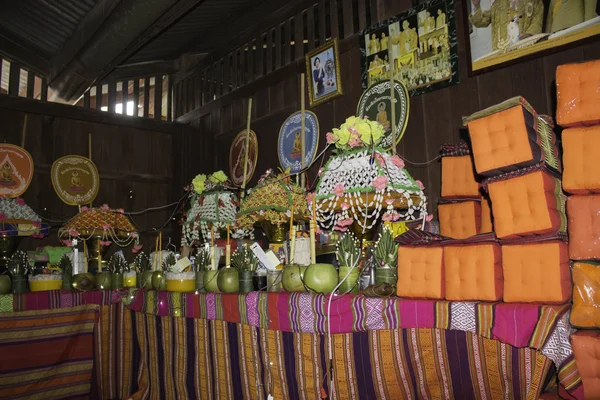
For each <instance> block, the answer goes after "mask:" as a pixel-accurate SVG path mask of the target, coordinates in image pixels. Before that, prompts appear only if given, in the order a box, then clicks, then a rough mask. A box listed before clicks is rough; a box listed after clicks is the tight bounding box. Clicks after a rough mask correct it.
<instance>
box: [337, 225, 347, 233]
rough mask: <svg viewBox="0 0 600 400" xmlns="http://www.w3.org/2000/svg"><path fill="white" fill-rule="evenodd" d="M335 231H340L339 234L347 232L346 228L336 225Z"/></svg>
mask: <svg viewBox="0 0 600 400" xmlns="http://www.w3.org/2000/svg"><path fill="white" fill-rule="evenodd" d="M335 229H336V230H338V231H340V232H346V231H347V230H348V227H347V226H339V225H336V226H335Z"/></svg>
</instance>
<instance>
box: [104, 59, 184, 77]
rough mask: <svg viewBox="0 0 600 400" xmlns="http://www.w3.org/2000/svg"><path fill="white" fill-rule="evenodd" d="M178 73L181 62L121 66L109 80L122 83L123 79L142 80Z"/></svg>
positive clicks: (112, 73)
mask: <svg viewBox="0 0 600 400" xmlns="http://www.w3.org/2000/svg"><path fill="white" fill-rule="evenodd" d="M177 71H179V60H171V61H158V62H151V63H140V64H129V65H120V66H118V67H117V68H115V70H114V71H113V72H111V73H110V74H109V75H108V76H107V79H109V80H110V79H114V80H116V81H120V80H121V79H131V78H140V77H144V76H154V75H159V74H160V75H169V74H174V73H176V72H177Z"/></svg>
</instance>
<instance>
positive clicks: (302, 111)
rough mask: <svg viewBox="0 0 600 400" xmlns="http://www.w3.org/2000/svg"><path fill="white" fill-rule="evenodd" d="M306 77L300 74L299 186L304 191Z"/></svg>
mask: <svg viewBox="0 0 600 400" xmlns="http://www.w3.org/2000/svg"><path fill="white" fill-rule="evenodd" d="M305 79H306V77H305V76H304V73H302V74H300V114H301V115H300V121H301V128H300V132H301V133H300V139H301V143H302V172H301V175H300V185H301V187H302V188H303V189H304V188H305V187H306V178H305V176H304V169H305V168H306V161H305V158H306V120H305V110H306V105H305V101H306V100H305V98H304V85H305V83H304V81H305Z"/></svg>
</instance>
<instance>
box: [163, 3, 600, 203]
mask: <svg viewBox="0 0 600 400" xmlns="http://www.w3.org/2000/svg"><path fill="white" fill-rule="evenodd" d="M327 1H328V3H333V4H335V3H336V1H334V0H327ZM462 1H464V0H457V2H456V9H457V21H456V22H457V30H458V40H459V68H460V83H459V84H458V85H456V86H452V87H450V88H446V89H442V90H438V91H435V92H431V93H428V94H424V95H421V96H417V97H413V98H411V106H410V119H409V123H408V127H407V130H406V134H405V136H404V139H403V140H402V142H401V143H400V144H399V146H398V151H399V153H400V154H401V155H403V156H404V157H406V158H407V159H408V160H410V161H413V162H416V163H424V162H426V161H428V160H431V159H433V158H434V157H435V156H436V155H437V154H438V151H439V148H440V146H441V145H442V144H444V143H452V142H456V141H458V140H459V139H460V138H461V135H465V132H464V131H463V130H462V129H461V117H462V116H465V115H468V114H471V113H473V112H475V111H478V110H480V109H482V108H485V107H488V106H491V105H493V104H496V103H499V102H501V101H503V100H506V99H507V98H510V97H513V96H517V95H521V96H524V97H525V98H526V99H527V100H529V102H530V103H531V104H532V105H533V107H534V108H535V109H536V110H537V111H538V112H539V113H546V114H550V115H553V114H554V111H555V103H556V101H555V97H556V96H555V87H554V74H555V70H556V67H557V66H558V65H560V64H563V63H568V62H578V61H584V60H590V59H594V58H598V57H600V41H598V40H596V41H593V42H591V43H587V44H583V45H579V46H576V47H573V48H570V49H568V50H565V51H562V52H558V53H555V54H552V55H548V56H545V57H539V58H535V59H532V60H530V61H526V62H522V63H519V64H515V65H513V66H509V67H505V68H502V69H498V70H495V71H492V72H489V73H485V74H481V75H478V76H474V77H469V76H468V74H467V62H468V58H467V53H466V47H465V29H464V26H463V25H464V21H463V14H462V7H463V5H462ZM337 3H339V4H342V3H343V4H342V5H341V7H342V9H343V10H346V9H347V4H346V3H348V4H353V2H352V1H345V0H337ZM355 3H356V2H354V4H355ZM358 3H359V5H362V6H363V8H364V5H365V4H367V3H365V1H364V0H359V1H358ZM319 4H321V2H319ZM367 6H368V7H369V9H370V10H371V14H370V15H371V17H372V18H371V19H372V20H373V21H372V22H375V21H376V20H377V19H378V20H382V19H385V18H387V17H389V16H391V15H396V14H398V13H401V12H403V11H405V10H407V9H409V8H411V7H412V2H411V1H407V0H400V1H396V0H379V1H376V2H375V1H371V2H368V4H367ZM350 7H352V6H350ZM351 9H352V8H351ZM343 10H342V11H343ZM356 11H357V10H356V9H355V10H354V12H355V13H356ZM375 15H376V16H377V17H376V18H375V17H374V16H375ZM342 16H343V15H342ZM336 18H337V16H336ZM349 20H351V18H348V21H349ZM359 20H360V24H361V25H364V23H365V22H364V21H363V19H359ZM328 21H329V22H330V21H331V19H328ZM339 23H340V24H341V22H339ZM367 23H369V21H367ZM278 26H279V25H278ZM282 26H284V27H285V26H287V23H286V22H285V21H284V22H283V25H282ZM347 26H352V27H353V28H356V29H355V31H357V30H358V28H359V25H347ZM334 30H335V29H334ZM333 33H335V32H333ZM348 33H349V32H348V31H347V30H346V31H345V32H344V35H343V36H342V37H343V38H344V39H343V40H342V41H341V48H340V58H341V74H342V82H343V87H344V95H343V96H342V97H338V98H337V99H334V100H332V101H330V102H328V103H326V104H323V105H320V106H318V107H316V108H314V109H312V111H314V112H315V113H316V114H317V116H318V118H319V123H320V128H321V137H320V145H319V149H322V148H324V146H325V133H326V132H327V131H329V130H331V129H332V128H333V127H336V126H338V125H339V124H341V123H342V122H343V121H344V119H345V118H346V117H348V116H350V115H353V114H354V113H355V110H356V105H357V102H358V99H359V97H360V95H361V91H362V89H361V82H360V73H361V65H360V52H359V42H358V35H356V34H352V35H350V34H348ZM310 34H311V35H316V36H317V41H318V40H320V39H319V32H311V33H310ZM321 34H322V33H321ZM334 36H335V35H334ZM285 54H287V53H285ZM303 54H304V53H303V52H302V51H300V52H294V53H292V54H291V60H292V61H291V62H290V63H288V64H287V65H285V66H283V67H282V68H280V69H277V70H275V71H274V72H270V73H268V74H266V75H252V78H253V80H251V81H250V83H245V84H240V83H239V82H238V81H237V80H236V77H227V81H226V83H227V82H230V83H227V85H226V86H223V88H225V89H224V90H223V89H219V90H218V91H215V85H214V84H210V85H208V84H205V83H203V82H205V81H204V80H202V79H205V75H203V74H205V73H206V68H204V67H203V68H200V69H198V70H197V71H196V75H194V74H192V75H190V76H187V77H186V78H185V79H184V80H182V81H180V82H178V83H176V84H175V90H176V95H175V96H174V98H175V101H176V104H175V110H176V116H179V118H178V121H180V122H184V123H188V124H191V125H192V126H193V127H195V128H197V129H199V131H200V134H201V135H202V137H210V138H212V140H214V146H213V148H214V151H213V152H212V153H209V154H208V155H207V157H210V158H211V159H212V163H211V162H210V161H208V160H204V162H202V165H201V163H200V161H199V159H198V158H190V164H191V165H190V167H191V168H192V169H195V170H197V171H203V172H212V171H214V170H219V169H223V170H225V171H228V170H229V166H228V164H229V160H228V154H229V146H230V145H231V142H232V140H233V137H234V136H235V135H236V134H237V133H238V132H239V131H240V130H242V129H244V127H245V121H246V114H247V111H246V110H247V101H248V100H247V99H248V97H252V98H253V110H252V129H253V130H254V131H255V132H256V133H257V135H258V141H259V161H258V166H257V170H256V173H255V174H254V178H253V183H252V184H254V183H255V182H256V180H257V178H258V177H259V176H260V175H261V174H262V173H264V171H265V170H267V169H268V168H277V167H278V166H279V161H278V157H277V152H276V146H277V137H278V134H279V128H280V127H281V125H282V123H283V122H284V120H285V119H286V118H287V117H288V116H289V115H290V114H291V113H292V112H294V111H297V110H299V109H300V104H299V99H300V96H299V80H300V77H299V74H300V73H302V72H304V71H305V64H304V58H303ZM269 60H270V58H269ZM294 60H295V61H294ZM261 65H262V64H261ZM244 71H245V70H244ZM217 72H219V71H217ZM219 73H221V72H219ZM244 73H247V71H246V72H244ZM219 76H221V77H222V73H221V75H219ZM238 76H242V73H241V72H238ZM246 76H247V75H246ZM199 79H200V83H198V82H199ZM209 81H210V82H213V83H214V82H222V80H215V79H213V78H211V79H210V80H209ZM190 82H192V83H190ZM194 82H196V83H195V84H194ZM231 82H233V83H234V84H235V86H233V88H234V89H235V90H233V91H231V92H227V89H226V87H229V88H231ZM183 89H185V93H184V94H182V90H183ZM204 90H210V92H209V94H210V96H211V98H213V97H215V96H216V97H217V99H216V100H213V101H207V102H205V101H204V99H205V97H206V94H205V92H204ZM217 94H218V96H217ZM307 98H308V97H307ZM200 104H202V105H200ZM190 110H191V111H190ZM207 140H209V139H207ZM203 168H206V169H203ZM408 169H409V171H410V173H411V174H412V175H413V176H414V177H415V178H416V179H420V180H421V181H423V183H424V184H425V187H426V194H427V196H428V198H429V204H430V206H429V207H430V211H434V212H435V209H436V207H435V205H436V204H437V202H438V200H439V196H440V182H441V181H440V179H441V177H440V163H439V162H435V163H433V164H431V165H429V166H427V167H423V166H420V167H415V166H411V167H409V168H408ZM317 170H318V166H314V167H313V169H312V170H311V174H312V175H311V176H312V177H314V176H315V173H316V171H317ZM310 181H312V180H310Z"/></svg>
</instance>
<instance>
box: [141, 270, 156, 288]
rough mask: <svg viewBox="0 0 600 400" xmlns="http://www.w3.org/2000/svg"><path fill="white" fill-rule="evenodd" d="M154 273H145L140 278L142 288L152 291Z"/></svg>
mask: <svg viewBox="0 0 600 400" xmlns="http://www.w3.org/2000/svg"><path fill="white" fill-rule="evenodd" d="M153 274H154V271H144V272H142V273H141V274H140V275H141V278H140V284H139V285H140V287H142V288H144V289H152V275H153Z"/></svg>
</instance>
